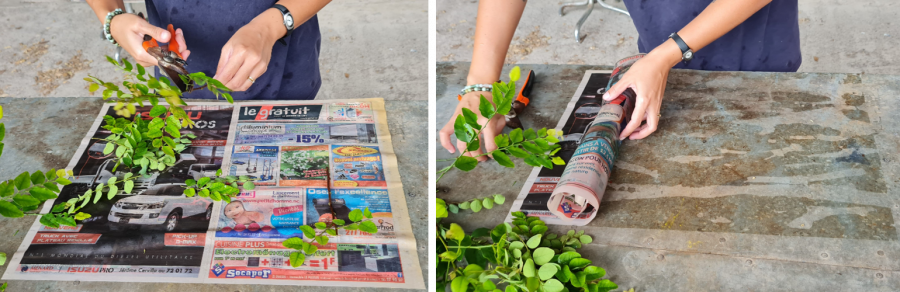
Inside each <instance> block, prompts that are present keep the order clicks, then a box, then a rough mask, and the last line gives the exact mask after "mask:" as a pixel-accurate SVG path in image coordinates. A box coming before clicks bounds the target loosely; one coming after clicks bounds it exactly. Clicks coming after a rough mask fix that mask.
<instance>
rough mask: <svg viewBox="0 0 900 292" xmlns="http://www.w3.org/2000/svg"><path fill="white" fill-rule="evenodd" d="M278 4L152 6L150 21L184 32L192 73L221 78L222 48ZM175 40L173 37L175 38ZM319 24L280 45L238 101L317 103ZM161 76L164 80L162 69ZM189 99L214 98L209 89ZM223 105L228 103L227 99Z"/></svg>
mask: <svg viewBox="0 0 900 292" xmlns="http://www.w3.org/2000/svg"><path fill="white" fill-rule="evenodd" d="M275 2H277V1H276V0H253V1H246V0H217V1H199V0H196V1H184V0H147V1H146V3H147V14H148V15H147V18H148V20H149V21H150V23H151V24H153V25H156V26H158V27H162V28H166V26H167V25H168V24H170V23H171V24H172V25H174V27H175V28H176V29H178V28H181V30H182V31H183V32H184V39H185V43H187V48H188V50H190V51H191V55H190V56H188V59H187V63H188V66H187V70H188V72H203V73H206V75H207V76H210V77H211V76H213V75H215V74H216V72H215V71H216V67H217V66H218V65H219V56H220V55H221V53H222V46H224V45H225V43H226V42H228V40H229V39H231V36H232V35H234V33H235V32H236V31H237V30H238V29H240V28H241V27H243V26H244V25H246V24H247V23H249V22H250V21H251V20H253V18H254V17H256V16H257V15H259V14H260V13H262V12H263V11H265V10H267V9H269V8H271V7H272V5H274V4H275ZM172 37H174V36H172ZM321 38H322V37H321V35H320V34H319V21H318V19H317V17H316V16H313V17H312V18H311V19H310V20H308V21H306V22H305V23H303V24H302V25H299V26H295V27H294V32H293V33H291V35H290V36H288V37H287V38H285V41H287V46H285V45H283V44H281V43H280V42H276V43H275V46H273V47H272V58H271V59H270V61H269V67H268V69H267V70H266V73H264V74H263V75H262V76H251V77H254V79H255V80H256V82H255V83H254V84H253V85H252V86H250V88H249V89H247V91H244V92H234V93H233V94H232V96H233V97H234V99H236V100H244V99H256V100H265V99H269V100H271V99H313V98H315V97H316V93H317V92H318V91H319V86H321V84H322V78H321V76H320V74H319V47H320V45H321ZM157 76H160V74H159V69H158V68H157ZM184 98H202V99H212V98H215V95H213V94H212V93H211V92H209V91H207V90H206V89H203V90H198V91H195V92H193V93H189V94H185V96H184ZM223 100H224V99H223Z"/></svg>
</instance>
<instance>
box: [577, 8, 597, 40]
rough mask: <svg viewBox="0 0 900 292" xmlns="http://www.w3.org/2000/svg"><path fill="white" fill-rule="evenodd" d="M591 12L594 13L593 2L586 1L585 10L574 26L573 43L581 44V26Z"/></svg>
mask: <svg viewBox="0 0 900 292" xmlns="http://www.w3.org/2000/svg"><path fill="white" fill-rule="evenodd" d="M592 11H594V1H593V0H591V1H588V5H587V10H586V11H585V12H584V15H582V16H581V19H579V20H578V24H576V25H575V41H577V42H578V43H581V25H582V24H584V21H585V20H587V18H588V16H590V15H591V12H592Z"/></svg>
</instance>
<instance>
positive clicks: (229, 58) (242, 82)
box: [214, 17, 283, 91]
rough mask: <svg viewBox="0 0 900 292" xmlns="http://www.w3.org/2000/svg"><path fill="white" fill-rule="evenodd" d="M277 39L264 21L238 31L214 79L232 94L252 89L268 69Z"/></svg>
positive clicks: (221, 57) (220, 58) (255, 21)
mask: <svg viewBox="0 0 900 292" xmlns="http://www.w3.org/2000/svg"><path fill="white" fill-rule="evenodd" d="M276 35H277V32H273V29H272V26H270V24H269V23H266V22H265V21H262V18H261V17H257V18H256V19H254V20H253V21H251V22H250V23H248V24H247V25H245V26H244V27H241V29H238V31H237V32H235V33H234V35H233V36H231V39H230V40H228V42H227V43H225V46H224V47H222V55H221V56H220V57H219V66H218V67H217V68H216V75H215V76H214V78H215V79H216V80H219V81H220V82H222V84H224V85H225V87H228V88H229V89H231V90H233V91H246V90H247V89H248V88H250V86H251V85H253V81H251V78H252V79H253V80H255V79H257V78H259V77H260V76H262V75H263V73H265V72H266V69H268V67H269V59H271V58H272V46H273V45H275V42H276V41H277V40H278V38H275V36H276ZM282 35H283V33H282ZM279 38H280V37H279Z"/></svg>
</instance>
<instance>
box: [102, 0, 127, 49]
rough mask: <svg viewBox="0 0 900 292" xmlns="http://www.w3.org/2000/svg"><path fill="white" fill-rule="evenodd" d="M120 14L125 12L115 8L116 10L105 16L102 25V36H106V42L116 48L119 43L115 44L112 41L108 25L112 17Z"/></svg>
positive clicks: (113, 40)
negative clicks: (104, 22)
mask: <svg viewBox="0 0 900 292" xmlns="http://www.w3.org/2000/svg"><path fill="white" fill-rule="evenodd" d="M122 13H125V12H124V11H122V9H120V8H116V10H113V11H112V12H110V13H107V14H106V24H104V25H103V35H104V36H106V40H107V41H109V42H110V43H112V44H114V45H117V46H118V45H119V43H117V42H116V40H115V39H113V37H112V33H110V32H109V23H110V22H111V21H112V19H113V17H115V16H116V15H119V14H122Z"/></svg>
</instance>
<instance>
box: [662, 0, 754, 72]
mask: <svg viewBox="0 0 900 292" xmlns="http://www.w3.org/2000/svg"><path fill="white" fill-rule="evenodd" d="M769 2H772V0H716V1H713V2H712V3H711V4H709V6H707V7H706V9H704V10H703V12H702V13H700V15H697V17H696V18H694V20H692V21H691V22H690V23H688V24H687V25H686V26H684V28H682V29H681V30H679V31H678V36H680V37H681V39H683V40H684V42H685V43H686V44H687V45H688V46H690V48H691V50H693V51H694V52H697V51H699V50H700V49H702V48H704V47H706V46H707V45H709V44H710V43H712V42H713V41H715V40H716V39H718V38H720V37H722V36H723V35H725V34H726V33H728V32H729V31H731V30H732V29H734V28H735V27H737V26H738V25H740V24H741V23H743V22H744V21H745V20H747V18H750V16H752V15H753V14H754V13H756V12H757V11H759V10H760V9H762V8H763V7H764V6H766V5H767V4H769ZM653 51H654V52H651V53H652V54H658V55H662V56H663V58H664V59H665V60H666V62H667V63H670V64H671V65H672V66H674V65H675V64H677V63H678V62H680V61H681V50H680V49H679V48H678V45H676V44H675V41H673V40H671V39H670V40H666V41H665V42H664V43H663V44H661V45H660V46H659V47H657V48H656V49H654V50H653Z"/></svg>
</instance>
